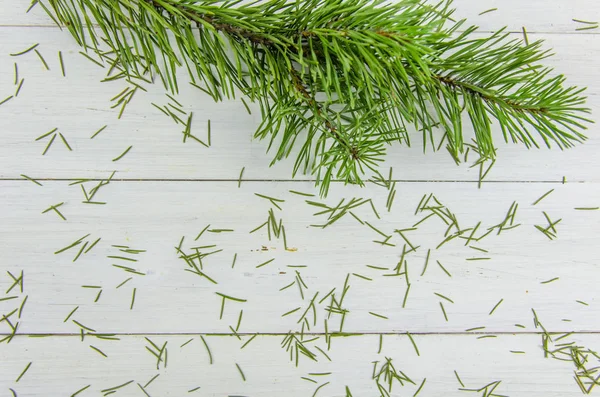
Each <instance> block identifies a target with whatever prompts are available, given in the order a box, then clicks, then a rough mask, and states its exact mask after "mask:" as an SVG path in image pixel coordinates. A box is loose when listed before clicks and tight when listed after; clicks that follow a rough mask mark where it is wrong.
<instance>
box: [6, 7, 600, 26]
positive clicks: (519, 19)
mask: <svg viewBox="0 0 600 397" xmlns="http://www.w3.org/2000/svg"><path fill="white" fill-rule="evenodd" d="M432 3H435V1H432ZM29 4H30V2H29V1H22V2H11V1H10V0H1V1H0V9H1V10H2V13H0V26H54V25H53V22H52V21H51V20H50V18H48V16H47V15H46V14H45V12H44V11H43V9H42V8H41V7H35V8H33V9H32V11H31V12H30V13H29V14H25V11H26V10H27V8H28V7H29ZM454 8H456V9H457V11H456V13H455V18H457V19H458V18H467V19H468V21H469V22H470V23H471V24H476V25H478V26H480V27H481V29H483V30H495V29H498V28H501V27H503V26H507V27H508V28H509V29H510V30H512V31H521V28H522V27H523V26H526V27H527V30H528V31H530V32H574V31H575V29H577V28H578V27H580V25H579V24H577V23H575V22H573V21H572V19H573V18H578V19H584V20H592V21H595V20H599V19H600V4H598V2H597V1H595V0H572V1H568V2H566V1H551V2H549V1H544V0H529V1H520V0H454ZM492 8H497V9H498V10H497V11H494V12H491V13H488V14H485V15H481V16H480V15H479V14H480V13H481V12H483V11H486V10H489V9H492Z"/></svg>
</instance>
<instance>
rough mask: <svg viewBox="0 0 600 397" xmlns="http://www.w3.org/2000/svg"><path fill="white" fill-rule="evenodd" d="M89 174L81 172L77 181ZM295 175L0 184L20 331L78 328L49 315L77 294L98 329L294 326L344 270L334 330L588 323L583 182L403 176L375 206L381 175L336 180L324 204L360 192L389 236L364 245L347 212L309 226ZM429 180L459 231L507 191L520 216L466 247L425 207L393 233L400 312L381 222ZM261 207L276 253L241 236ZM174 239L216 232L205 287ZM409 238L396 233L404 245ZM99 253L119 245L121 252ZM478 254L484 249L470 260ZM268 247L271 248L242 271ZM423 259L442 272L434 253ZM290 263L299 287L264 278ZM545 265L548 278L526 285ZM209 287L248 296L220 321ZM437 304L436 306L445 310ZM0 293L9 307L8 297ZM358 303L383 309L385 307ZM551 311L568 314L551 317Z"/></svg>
mask: <svg viewBox="0 0 600 397" xmlns="http://www.w3.org/2000/svg"><path fill="white" fill-rule="evenodd" d="M92 185H93V184H89V183H88V184H86V188H87V190H88V191H89V190H90V186H92ZM310 186H311V185H310V184H309V183H264V182H263V183H243V184H242V186H241V188H239V189H238V188H237V183H226V182H212V183H211V182H203V183H202V182H200V183H198V182H187V183H186V182H120V183H115V182H113V183H111V184H110V185H108V186H106V187H103V188H102V190H101V191H100V193H98V194H97V196H96V198H95V200H101V201H106V202H107V204H106V205H89V204H82V203H81V201H82V200H83V194H82V192H81V190H80V187H79V186H77V185H75V186H68V185H67V183H66V182H44V186H43V187H40V186H37V185H35V184H33V183H31V182H28V181H22V182H10V183H9V182H4V184H3V192H4V194H3V197H2V202H1V203H0V205H1V207H2V208H11V209H12V210H11V211H10V213H6V214H5V221H6V223H7V224H8V225H15V226H16V225H19V226H18V228H17V227H15V228H11V229H7V230H5V231H3V232H2V234H1V237H2V241H3V244H4V246H5V249H4V250H2V253H0V261H1V262H2V263H6V264H9V263H12V266H11V267H10V268H9V269H7V270H10V269H13V274H15V273H16V272H18V271H19V268H22V269H23V270H24V271H25V273H26V279H27V283H26V284H27V285H28V286H29V288H30V289H28V292H27V293H31V295H30V297H29V301H28V305H30V308H29V309H28V310H27V316H26V317H25V318H24V319H23V321H22V324H21V326H20V328H19V329H20V330H21V331H22V332H27V333H45V332H52V333H77V332H79V329H78V327H77V326H76V325H74V324H72V323H71V322H68V323H63V319H64V318H65V317H66V316H67V314H68V313H69V312H70V311H71V310H72V309H73V308H74V307H75V306H77V305H79V306H80V309H79V311H78V313H77V314H78V317H77V318H78V319H80V320H79V321H81V322H82V323H84V324H92V328H97V329H98V330H99V331H100V330H101V332H107V333H114V332H118V333H144V332H158V333H176V332H185V333H193V332H199V331H202V332H228V331H229V328H228V327H229V326H230V325H233V326H235V323H236V321H237V319H238V315H239V312H240V310H242V309H243V310H244V321H243V326H242V328H241V329H242V331H243V332H249V333H255V332H267V333H273V332H275V333H285V332H288V331H289V330H296V329H297V330H298V331H299V330H300V325H299V324H297V320H298V319H299V317H300V315H301V314H302V312H303V311H304V310H305V309H306V308H307V307H308V306H307V305H308V304H309V301H310V299H311V298H312V297H313V296H314V295H315V293H318V294H319V298H318V299H317V301H320V300H321V298H323V297H325V296H326V294H327V293H328V292H329V291H330V290H331V289H332V288H336V290H337V291H338V292H337V296H338V298H339V296H340V294H341V292H340V291H342V289H343V284H344V280H345V278H346V276H347V275H348V274H358V275H361V276H366V277H368V278H371V279H372V280H373V281H368V280H364V279H362V278H360V277H359V276H351V277H350V282H349V284H350V286H351V288H350V291H349V292H348V294H347V298H346V302H347V305H348V309H349V310H350V312H351V313H350V314H349V315H348V316H347V317H346V320H345V324H344V328H343V331H345V332H406V331H407V330H408V331H410V332H463V331H464V330H465V329H467V328H471V327H478V326H485V327H487V328H486V330H487V331H490V332H515V331H523V330H522V329H519V328H515V323H520V324H527V329H526V330H528V331H533V330H532V329H531V327H530V326H531V321H532V314H531V309H532V308H535V309H536V310H537V311H538V313H539V315H540V316H541V317H542V318H543V319H544V320H545V324H546V326H547V327H550V328H551V329H553V330H556V331H557V332H559V331H564V332H566V331H573V330H577V331H584V330H588V331H589V330H595V329H597V328H596V327H597V319H598V317H599V316H600V306H599V303H600V291H599V290H598V289H597V288H595V282H596V280H597V279H598V277H600V269H598V259H597V258H598V257H600V255H599V254H600V251H599V249H600V248H599V247H598V245H597V244H595V240H596V237H597V236H598V234H599V233H600V211H577V210H574V207H591V206H598V205H599V203H598V201H599V200H600V185H598V184H590V183H586V184H566V185H552V186H540V185H537V184H522V183H506V184H490V185H484V187H483V189H481V190H478V189H477V187H476V186H475V185H473V184H464V183H463V184H460V183H451V184H443V185H440V184H436V183H412V184H410V183H407V184H401V185H399V186H398V192H397V195H396V199H395V203H394V205H393V207H392V212H391V213H387V211H386V209H385V201H386V198H387V192H386V191H385V189H383V188H380V187H374V186H371V187H369V188H363V189H360V188H352V187H343V186H336V187H335V189H334V190H333V191H332V192H331V194H330V197H328V199H327V200H326V202H327V203H329V205H330V206H332V207H333V206H335V205H336V204H337V203H338V202H339V201H340V199H341V198H348V199H349V198H351V197H365V198H372V199H373V202H374V203H375V205H376V209H377V210H378V212H379V213H380V217H381V219H377V217H376V216H375V214H374V213H373V211H372V209H371V207H370V205H369V204H365V205H363V206H362V207H360V208H357V209H356V210H355V211H354V212H355V214H356V215H357V216H358V217H359V218H361V219H363V222H368V223H369V224H371V225H372V226H374V227H375V228H377V229H378V230H380V231H382V232H383V233H384V234H389V235H393V237H392V238H391V239H390V240H389V241H388V243H389V244H394V245H395V246H394V247H390V246H382V245H381V244H379V243H375V242H374V240H383V238H382V237H381V236H380V235H378V233H377V232H375V231H374V230H372V229H370V228H369V226H368V225H361V224H360V223H358V221H356V220H355V219H354V218H353V217H352V216H350V215H347V216H345V217H344V218H342V219H340V220H339V221H338V222H336V223H335V224H333V225H331V226H328V227H326V228H325V229H320V228H314V227H311V226H310V225H313V224H322V223H324V222H325V221H326V217H324V216H320V217H318V216H317V217H315V216H312V214H313V213H315V212H318V211H320V210H321V209H320V208H315V207H314V206H310V205H308V204H306V203H305V201H304V198H303V197H299V196H297V195H294V194H291V193H289V192H288V190H289V189H297V190H301V191H309V192H310V191H311V190H312V189H311V188H310ZM550 188H554V189H555V191H554V192H553V193H551V194H550V195H549V196H547V197H546V198H545V199H544V200H542V201H541V202H540V203H538V204H537V205H536V206H532V205H531V204H532V203H533V202H534V201H535V200H536V199H537V198H539V197H540V196H541V195H542V194H544V193H546V192H547V191H548V190H549V189H550ZM255 193H259V194H263V195H266V196H270V197H276V198H278V199H283V200H285V202H283V203H280V206H281V207H282V208H283V210H282V211H279V210H277V209H276V208H275V207H273V206H272V205H271V204H270V202H269V201H267V200H265V199H263V198H260V197H257V196H255ZM429 193H434V194H435V196H436V197H437V198H438V200H440V202H442V203H443V204H444V205H446V206H447V207H448V208H449V209H450V210H451V211H452V212H453V213H455V214H456V218H457V220H458V222H459V225H460V228H461V229H467V228H471V227H474V226H475V225H476V224H477V223H478V222H479V221H482V225H481V226H480V228H481V229H480V230H481V232H478V233H476V235H481V234H483V232H484V231H485V230H486V228H488V227H490V226H493V225H494V224H497V223H499V222H501V221H502V220H503V219H504V217H505V215H506V212H507V210H508V209H509V207H510V205H511V203H512V202H513V200H514V201H516V202H517V203H519V209H518V211H517V216H516V219H515V222H516V223H519V224H522V226H520V227H518V228H516V229H512V230H508V231H504V232H502V233H501V234H500V235H496V233H495V232H494V233H493V234H491V235H489V236H488V237H485V238H484V239H482V240H481V241H480V242H478V243H477V244H470V245H474V246H476V247H479V248H483V249H486V250H488V251H489V252H481V251H478V250H475V249H472V248H469V247H466V246H465V240H461V239H455V240H452V241H449V242H448V243H446V244H444V245H442V246H441V247H440V248H439V249H436V247H437V246H438V245H439V244H440V243H441V242H442V241H443V240H444V239H445V236H444V233H445V231H446V229H447V227H448V226H447V225H446V224H444V223H443V221H442V220H440V219H438V218H437V217H432V218H430V219H428V220H427V221H425V222H424V223H422V224H421V225H420V226H419V227H418V229H417V230H416V231H411V232H406V233H405V235H406V237H407V238H408V239H409V241H410V243H411V244H412V245H413V246H419V247H420V248H418V249H417V251H416V252H414V253H410V254H408V255H406V256H405V258H406V260H407V263H408V268H409V282H410V283H411V285H412V287H411V291H410V293H409V297H408V300H407V304H406V308H404V309H403V308H402V302H403V299H404V294H405V291H406V280H405V277H404V276H400V277H390V276H389V275H390V274H394V273H395V272H394V271H393V270H392V269H394V268H395V267H396V265H397V263H398V261H399V258H400V257H401V254H402V251H403V247H404V245H405V242H404V240H403V239H402V238H401V237H400V235H399V234H398V233H394V230H396V229H406V228H410V227H411V226H412V225H413V224H414V223H416V222H417V221H419V220H420V219H422V218H423V217H424V216H425V215H426V213H420V214H419V215H418V216H415V215H414V212H415V208H416V207H417V205H418V203H419V201H420V199H421V198H422V196H423V195H424V194H429ZM59 202H65V204H64V205H63V206H61V207H60V211H61V213H62V214H63V215H64V216H65V217H66V218H67V221H63V220H62V219H61V218H60V217H59V216H58V215H57V214H55V213H52V212H50V213H46V214H40V213H41V212H42V211H43V210H44V209H46V208H48V206H50V205H51V204H56V203H59ZM271 208H273V209H274V211H275V216H276V219H277V220H279V219H282V221H283V225H284V226H285V230H286V237H287V244H288V247H294V248H297V251H292V252H291V251H286V250H285V249H284V246H283V241H282V239H275V238H274V237H273V240H271V241H269V238H268V234H267V230H266V228H264V229H261V230H259V231H257V232H255V233H252V234H249V232H250V231H251V230H253V229H254V228H256V227H257V226H259V225H261V224H262V223H263V222H265V220H266V219H267V216H268V211H269V209H271ZM542 211H546V212H547V214H548V215H549V216H550V217H551V218H552V219H553V220H558V219H562V221H561V223H560V224H558V225H557V232H558V239H557V240H554V241H550V240H549V239H548V238H547V237H546V236H544V235H543V234H542V233H541V232H539V231H538V230H536V229H535V228H534V225H536V224H537V225H545V224H547V222H546V220H545V218H544V215H543V213H542ZM209 224H210V225H211V227H210V228H209V230H213V229H233V232H223V233H211V232H208V231H207V232H205V233H204V234H203V235H202V236H201V238H200V239H199V240H198V241H194V239H195V238H196V236H197V235H198V234H199V232H200V231H201V230H202V229H204V228H205V227H206V226H207V225H209ZM88 233H91V236H90V237H89V238H87V239H86V241H88V240H89V242H90V243H91V242H93V241H94V240H96V239H97V238H98V237H101V238H102V240H101V242H100V243H98V245H97V246H96V247H94V248H93V250H92V251H90V253H89V254H87V255H82V256H81V257H80V258H79V259H77V261H76V262H73V259H74V257H75V256H76V255H77V253H78V251H79V249H80V247H75V248H74V249H72V250H69V251H67V252H64V253H60V254H57V255H54V254H52V253H53V252H55V251H58V250H59V249H61V248H63V247H66V246H68V245H69V244H71V243H72V242H73V241H75V240H77V239H78V238H80V237H81V236H84V235H86V234H88ZM468 235H469V234H468V233H467V234H466V236H468ZM48 236H52V238H48ZM182 236H185V240H184V242H183V244H182V250H183V251H184V252H187V253H188V254H189V253H192V252H193V250H192V249H191V247H195V246H196V247H198V246H212V245H216V246H214V247H208V248H206V249H202V250H201V251H202V252H211V251H215V250H219V249H223V251H222V252H218V253H216V254H214V255H213V256H209V257H207V258H205V259H204V260H203V263H204V272H205V273H206V274H207V275H208V276H209V277H211V278H212V279H214V280H215V281H216V282H217V283H218V284H216V285H215V284H212V283H211V282H209V281H208V280H207V279H206V278H203V277H199V276H197V275H195V274H192V273H189V272H186V271H185V269H186V268H188V266H187V265H186V263H185V262H184V261H183V260H181V259H179V258H178V255H177V252H176V251H175V248H174V247H176V246H178V244H179V242H180V239H181V238H182ZM25 242H27V243H25ZM33 242H35V243H33ZM24 244H25V246H26V247H27V248H26V249H25V248H24ZM111 245H127V246H130V247H132V248H136V249H144V250H147V252H145V253H143V254H140V255H125V254H123V253H121V252H119V251H118V249H116V248H114V247H111ZM409 249H410V248H409V247H408V246H407V248H406V250H409ZM428 250H431V253H430V259H429V264H428V267H427V270H426V272H425V274H424V275H423V276H421V274H422V272H423V268H424V265H425V258H426V255H427V251H428ZM236 253H237V261H236V263H235V267H234V268H233V269H232V268H231V266H232V262H233V257H234V255H235V254H236ZM111 256H126V257H131V258H134V259H136V260H137V262H129V261H124V260H119V259H114V258H111ZM482 257H489V258H491V259H490V260H481V261H477V260H475V261H473V260H472V259H473V258H482ZM270 259H274V261H273V262H271V263H269V264H268V265H265V266H264V267H260V268H257V266H258V265H260V264H261V263H264V262H265V261H267V260H270ZM438 260H439V261H440V262H441V263H442V264H443V266H444V267H445V268H446V269H447V270H448V271H449V272H450V273H451V275H452V277H448V276H447V275H446V274H445V273H444V271H443V270H442V269H441V268H440V267H439V266H438V265H437V263H436V261H438ZM19 264H21V265H20V266H19ZM113 264H117V265H124V266H129V267H133V268H135V269H137V270H138V271H141V272H143V273H146V275H145V276H135V275H132V274H130V273H126V272H124V271H123V270H122V269H120V268H115V267H113V266H112V265H113ZM367 265H371V266H377V267H384V268H387V269H389V270H376V269H372V268H369V267H367ZM293 266H305V267H293ZM573 269H577V271H575V272H574V271H573ZM296 271H298V272H299V273H300V274H301V277H302V279H303V280H304V282H305V283H306V286H307V288H306V289H305V290H304V296H305V297H304V300H303V299H302V298H301V296H300V293H299V290H298V286H297V285H294V286H293V288H289V289H287V290H285V291H283V292H280V291H279V290H280V289H281V288H282V287H284V286H286V285H288V284H289V283H292V282H294V280H295V275H296V273H295V272H296ZM130 276H133V277H134V279H133V280H132V281H131V282H130V283H128V284H127V285H126V286H124V287H123V288H122V289H115V287H116V286H117V285H118V284H119V283H121V282H122V281H123V280H125V279H126V278H128V277H130ZM555 277H560V280H558V281H556V282H553V283H550V284H540V283H541V282H543V281H546V280H549V279H552V278H555ZM9 281H10V279H9V278H8V277H4V278H3V279H2V287H4V289H7V288H8V287H9V286H10V284H9ZM82 285H97V286H100V287H102V289H103V294H102V297H101V299H100V300H99V301H98V303H94V299H95V297H96V294H97V292H98V291H97V290H90V289H86V288H82V287H81V286H82ZM134 287H135V288H137V297H136V304H135V310H132V311H131V310H130V301H131V294H132V288H134ZM29 291H31V292H29ZM217 292H219V293H225V294H227V295H231V296H234V297H238V298H243V299H247V300H248V302H247V303H235V302H228V304H227V305H226V310H225V315H224V318H223V320H219V311H220V303H221V298H220V297H219V296H218V295H216V293H217ZM436 292H437V293H439V294H442V295H444V296H447V297H449V298H450V299H452V300H454V302H455V303H454V304H451V303H449V302H446V301H445V300H444V299H443V298H440V297H439V296H436V295H434V293H436ZM473 297H476V299H473ZM500 299H504V302H503V303H502V305H501V307H500V308H499V309H498V310H497V311H496V312H495V313H494V314H493V315H491V316H490V315H489V314H488V313H489V312H490V311H491V309H492V308H493V306H494V305H495V304H496V303H497V302H498V301H499V300H500ZM576 300H581V301H584V302H587V303H588V304H589V306H584V305H582V304H579V303H577V302H576ZM439 302H443V303H444V304H445V307H446V308H447V314H448V317H449V320H448V321H445V319H444V317H443V313H442V312H441V309H440V306H439ZM2 303H4V307H6V309H5V310H6V311H10V310H12V306H18V305H19V303H20V300H16V299H15V300H13V301H9V302H0V304H2ZM329 304H330V300H326V301H324V302H322V303H321V304H318V305H316V309H317V313H318V315H317V316H316V317H317V318H316V320H315V322H316V326H314V327H313V324H311V327H312V328H311V331H318V332H323V325H324V323H323V321H324V319H325V317H324V316H325V314H326V312H325V308H326V306H328V305H329ZM297 307H300V308H301V310H300V311H299V312H298V313H295V314H294V315H290V316H287V317H285V318H282V317H281V316H282V315H283V314H284V313H286V312H288V311H290V310H293V309H295V308H297ZM369 312H375V313H377V314H381V315H384V316H387V317H388V318H389V320H383V319H381V318H377V317H374V316H373V315H370V314H369ZM565 318H566V319H570V320H572V322H568V323H566V322H563V321H562V319H565ZM156 319H161V321H156ZM339 320H340V318H339V316H337V317H336V316H334V317H333V318H332V319H331V320H330V321H331V322H330V324H335V325H331V327H332V329H334V327H338V326H339V322H340V321H339ZM312 322H313V320H312V317H311V323H312ZM7 327H8V326H7V325H5V326H4V328H5V329H7Z"/></svg>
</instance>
